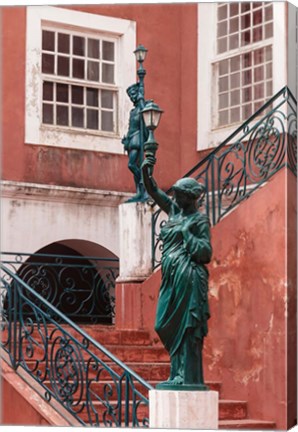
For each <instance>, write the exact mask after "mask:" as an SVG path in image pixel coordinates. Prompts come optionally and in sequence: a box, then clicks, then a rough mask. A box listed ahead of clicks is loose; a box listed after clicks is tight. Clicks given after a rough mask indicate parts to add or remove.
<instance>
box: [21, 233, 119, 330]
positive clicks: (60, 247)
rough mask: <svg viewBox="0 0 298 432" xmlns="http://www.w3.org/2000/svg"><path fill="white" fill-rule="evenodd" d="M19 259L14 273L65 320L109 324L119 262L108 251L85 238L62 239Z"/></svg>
mask: <svg viewBox="0 0 298 432" xmlns="http://www.w3.org/2000/svg"><path fill="white" fill-rule="evenodd" d="M88 252H92V254H91V253H88ZM22 261H23V263H22V264H21V265H20V267H19V268H18V270H17V274H18V276H19V277H20V278H21V279H22V280H23V281H24V282H26V283H27V284H28V285H29V286H30V287H31V288H33V289H34V290H35V291H36V292H37V293H38V294H40V295H41V296H42V297H43V298H44V299H46V300H47V301H48V302H49V303H51V304H52V305H53V306H55V307H56V308H57V309H58V310H59V311H60V312H62V313H63V314H64V315H66V316H67V317H68V318H69V319H71V320H72V321H74V322H76V323H81V324H92V323H100V324H112V323H113V320H114V313H115V312H114V311H115V293H114V291H115V280H116V277H117V276H118V274H119V262H118V258H117V257H115V256H114V255H113V253H112V252H111V251H108V250H107V249H105V248H103V247H102V246H100V245H96V244H95V243H90V242H87V241H82V240H64V241H59V242H56V243H52V244H50V245H47V246H45V247H43V248H42V249H40V250H38V251H37V252H36V253H34V254H31V255H28V256H26V257H25V259H24V258H23V259H22Z"/></svg>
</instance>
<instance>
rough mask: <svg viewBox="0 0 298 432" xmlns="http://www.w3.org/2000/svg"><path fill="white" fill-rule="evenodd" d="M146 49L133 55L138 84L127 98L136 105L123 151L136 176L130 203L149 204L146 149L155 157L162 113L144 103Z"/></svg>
mask: <svg viewBox="0 0 298 432" xmlns="http://www.w3.org/2000/svg"><path fill="white" fill-rule="evenodd" d="M147 51H148V50H147V49H146V48H145V47H144V46H143V45H139V46H138V47H137V48H136V50H135V51H134V54H135V56H136V60H137V62H138V70H137V75H138V81H137V82H136V83H135V84H132V85H131V86H130V87H128V89H127V94H128V96H129V97H130V100H131V101H132V103H133V104H134V108H133V109H132V110H131V111H130V115H129V125H128V132H127V135H126V136H124V137H123V139H122V144H124V150H126V151H127V152H128V158H129V161H128V168H129V170H130V171H131V172H132V174H133V176H134V182H135V185H136V194H135V195H134V196H133V197H132V198H130V199H129V200H128V201H127V202H140V201H143V202H144V201H147V199H148V195H147V192H146V190H145V188H144V182H143V176H142V172H141V165H142V163H143V160H144V145H145V143H146V152H149V153H150V154H151V155H152V156H154V155H155V152H156V150H157V146H158V144H157V143H156V142H155V140H154V135H153V131H154V130H155V129H156V127H157V126H158V123H159V119H160V115H161V113H162V110H161V109H160V108H159V107H158V105H156V104H155V103H154V102H153V101H152V100H150V101H147V102H146V101H145V88H144V78H145V75H146V70H145V69H144V66H143V63H144V61H145V58H146V55H147Z"/></svg>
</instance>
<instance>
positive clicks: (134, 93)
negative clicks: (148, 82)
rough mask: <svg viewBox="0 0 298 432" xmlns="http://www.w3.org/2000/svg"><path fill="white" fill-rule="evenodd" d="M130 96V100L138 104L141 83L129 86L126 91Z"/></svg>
mask: <svg viewBox="0 0 298 432" xmlns="http://www.w3.org/2000/svg"><path fill="white" fill-rule="evenodd" d="M126 92H127V94H128V96H129V97H130V100H131V101H132V102H136V101H137V99H138V95H139V83H136V84H132V85H131V86H129V87H128V88H127V90H126Z"/></svg>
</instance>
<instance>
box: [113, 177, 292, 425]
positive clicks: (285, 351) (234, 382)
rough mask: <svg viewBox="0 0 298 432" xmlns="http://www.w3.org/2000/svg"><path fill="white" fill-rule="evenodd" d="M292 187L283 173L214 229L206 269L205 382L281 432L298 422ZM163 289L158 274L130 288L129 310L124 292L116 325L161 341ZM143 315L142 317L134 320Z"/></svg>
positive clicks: (121, 287) (121, 292)
mask: <svg viewBox="0 0 298 432" xmlns="http://www.w3.org/2000/svg"><path fill="white" fill-rule="evenodd" d="M295 182H296V179H295V178H294V176H293V175H292V173H290V172H289V171H288V170H282V171H281V172H280V173H278V174H277V175H275V176H274V177H273V178H272V179H271V180H270V181H269V183H268V184H267V185H266V186H265V187H263V188H262V189H260V190H258V191H257V192H256V193H254V195H253V196H251V197H250V198H249V199H248V200H247V201H245V202H243V203H242V204H241V205H240V206H239V207H238V208H237V209H236V210H235V211H234V212H233V213H231V214H230V215H229V216H228V217H227V218H225V219H224V220H222V221H221V222H220V223H219V224H218V225H216V226H215V227H214V228H212V245H213V251H214V253H213V259H212V262H211V264H210V265H209V271H210V283H209V291H210V292H209V300H210V308H211V314H212V317H211V319H210V321H209V335H208V337H207V338H206V343H205V350H204V365H205V378H206V379H207V380H208V379H209V380H219V381H221V382H222V384H223V385H222V397H223V398H225V399H233V400H247V401H248V415H249V417H250V418H255V419H264V420H274V421H275V422H276V426H277V428H278V429H281V428H286V427H287V426H288V425H289V426H290V425H292V424H293V422H294V419H295V417H296V412H295V411H296V410H295V407H296V399H295V398H296V396H295V384H293V383H295V382H296V379H295V373H296V372H295V369H296V366H295V365H296V362H295V354H294V351H295V340H296V325H295V323H296V302H295V298H296V297H295V292H296V246H297V245H296V228H295V227H296V211H297V210H296V200H295V198H296V193H295V189H296V183H295ZM287 185H288V186H289V187H288V189H289V200H288V202H289V205H287V204H286V191H287ZM286 221H288V223H287V224H286ZM289 239H290V241H288V243H287V240H289ZM287 255H288V257H289V260H288V261H287ZM287 273H288V276H289V277H287ZM159 284H160V271H158V272H157V273H155V274H153V275H152V276H151V278H149V279H148V280H147V281H146V282H145V283H143V284H142V285H138V286H137V285H134V286H132V285H128V286H127V288H128V289H127V296H128V300H129V296H131V297H132V296H133V297H134V302H131V303H129V301H126V302H125V303H124V300H125V299H124V296H123V293H124V292H125V287H123V286H119V287H118V290H119V297H116V302H117V301H118V298H119V303H120V304H119V305H117V307H118V306H119V309H117V310H118V311H119V315H120V310H121V309H120V308H121V307H122V308H123V309H122V310H123V311H125V317H126V318H123V319H122V320H121V316H119V317H118V318H117V320H118V321H117V320H116V324H117V323H118V325H119V326H120V327H124V326H125V319H126V321H127V323H128V325H129V326H130V327H131V328H133V327H134V326H139V327H145V328H149V330H150V331H151V332H152V338H156V334H154V331H153V327H154V317H155V308H156V302H157V296H158V287H159ZM121 296H122V297H121ZM123 304H125V306H123ZM129 304H131V305H132V308H133V306H134V308H133V309H130V306H129ZM138 308H141V314H140V316H139V318H136V312H137V310H138ZM130 314H131V315H132V316H133V314H134V316H133V317H132V318H130ZM287 343H288V345H287ZM287 355H288V356H289V358H288V359H287ZM293 356H294V357H293ZM287 366H288V367H289V368H288V369H287ZM287 378H289V380H288V383H289V384H287ZM294 380H295V381H294ZM287 398H288V399H289V402H290V403H289V410H287ZM287 411H288V412H287ZM287 417H288V422H287Z"/></svg>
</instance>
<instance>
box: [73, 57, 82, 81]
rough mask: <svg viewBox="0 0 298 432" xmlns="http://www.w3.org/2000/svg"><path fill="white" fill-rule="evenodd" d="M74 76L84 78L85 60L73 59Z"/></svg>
mask: <svg viewBox="0 0 298 432" xmlns="http://www.w3.org/2000/svg"><path fill="white" fill-rule="evenodd" d="M72 76H73V77H74V78H80V79H84V60H79V59H73V60H72Z"/></svg>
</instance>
